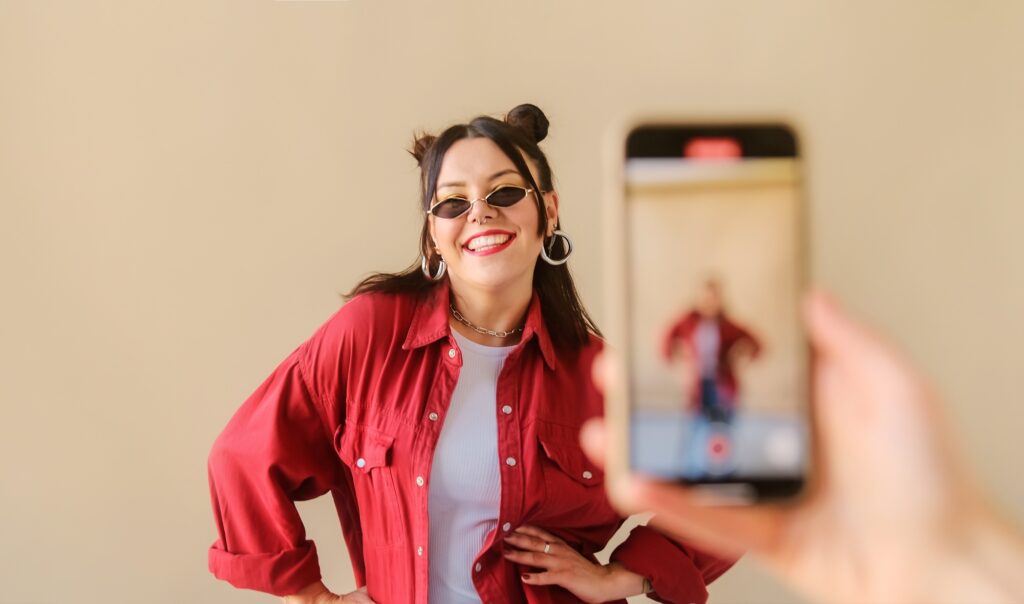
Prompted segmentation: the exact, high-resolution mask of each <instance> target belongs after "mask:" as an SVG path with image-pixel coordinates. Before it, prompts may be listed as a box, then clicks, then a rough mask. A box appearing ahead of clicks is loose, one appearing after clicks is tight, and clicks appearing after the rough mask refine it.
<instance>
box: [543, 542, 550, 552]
mask: <svg viewBox="0 0 1024 604" xmlns="http://www.w3.org/2000/svg"><path fill="white" fill-rule="evenodd" d="M544 553H545V554H550V553H551V544H550V543H545V544H544Z"/></svg>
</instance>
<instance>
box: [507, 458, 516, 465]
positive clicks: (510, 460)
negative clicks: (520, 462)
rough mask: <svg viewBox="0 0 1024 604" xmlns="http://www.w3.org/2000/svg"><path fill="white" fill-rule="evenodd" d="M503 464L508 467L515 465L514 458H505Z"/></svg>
mask: <svg viewBox="0 0 1024 604" xmlns="http://www.w3.org/2000/svg"><path fill="white" fill-rule="evenodd" d="M505 463H507V464H508V465H510V466H514V465H516V458H515V457H506V458H505Z"/></svg>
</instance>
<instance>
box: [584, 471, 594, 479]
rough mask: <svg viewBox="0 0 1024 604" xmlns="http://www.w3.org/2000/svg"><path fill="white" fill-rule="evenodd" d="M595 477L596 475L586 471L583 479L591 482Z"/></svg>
mask: <svg viewBox="0 0 1024 604" xmlns="http://www.w3.org/2000/svg"><path fill="white" fill-rule="evenodd" d="M593 477H594V474H593V473H592V472H591V471H590V470H584V471H583V478H586V479H587V480H590V479H591V478H593Z"/></svg>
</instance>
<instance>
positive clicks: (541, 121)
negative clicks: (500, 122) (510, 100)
mask: <svg viewBox="0 0 1024 604" xmlns="http://www.w3.org/2000/svg"><path fill="white" fill-rule="evenodd" d="M505 123H506V124H508V125H509V126H512V127H513V128H516V129H518V130H520V131H522V132H523V133H524V134H526V136H527V137H528V138H529V139H530V140H532V141H533V142H534V143H539V142H541V141H542V140H544V138H545V137H546V136H547V135H548V125H549V122H548V118H547V116H546V115H544V112H543V111H541V110H540V107H538V106H536V105H532V104H530V103H523V104H522V105H519V106H517V107H515V108H513V109H512V111H509V112H508V115H506V116H505Z"/></svg>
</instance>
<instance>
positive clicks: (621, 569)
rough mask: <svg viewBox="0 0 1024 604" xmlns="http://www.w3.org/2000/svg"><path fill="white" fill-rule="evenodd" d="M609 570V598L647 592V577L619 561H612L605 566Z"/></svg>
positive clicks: (619, 597)
mask: <svg viewBox="0 0 1024 604" xmlns="http://www.w3.org/2000/svg"><path fill="white" fill-rule="evenodd" d="M605 570H606V571H607V572H608V593H609V595H611V596H612V597H611V598H609V599H621V598H628V597H630V596H638V595H641V594H643V593H646V592H645V587H646V586H647V585H648V584H649V583H648V581H647V579H646V577H644V576H643V575H639V574H637V573H635V572H633V571H631V570H629V569H628V568H626V567H625V566H623V565H621V564H619V563H618V562H612V563H610V564H608V565H607V566H605Z"/></svg>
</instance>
